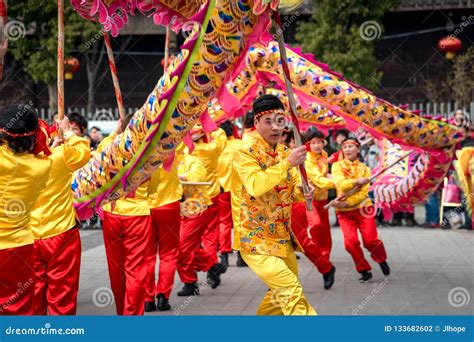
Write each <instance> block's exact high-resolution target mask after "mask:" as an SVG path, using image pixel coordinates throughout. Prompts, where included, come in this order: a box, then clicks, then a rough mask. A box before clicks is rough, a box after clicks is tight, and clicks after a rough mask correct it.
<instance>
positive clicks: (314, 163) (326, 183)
mask: <svg viewBox="0 0 474 342" xmlns="http://www.w3.org/2000/svg"><path fill="white" fill-rule="evenodd" d="M305 166H306V172H307V174H308V180H309V181H310V182H311V183H312V184H313V185H314V186H315V191H314V197H313V198H314V200H316V201H323V200H327V199H328V189H334V188H335V185H334V182H333V181H332V180H331V179H329V178H327V175H328V154H327V153H326V152H325V151H322V153H320V154H316V153H314V152H309V153H308V157H307V159H306V163H305Z"/></svg>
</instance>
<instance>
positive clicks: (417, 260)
mask: <svg viewBox="0 0 474 342" xmlns="http://www.w3.org/2000/svg"><path fill="white" fill-rule="evenodd" d="M421 221H422V220H421ZM379 235H380V237H381V239H382V240H383V241H384V243H385V246H386V249H387V254H388V257H389V259H388V262H389V264H390V266H391V268H392V274H391V275H390V276H389V277H386V278H385V277H384V276H383V275H382V272H381V271H380V269H379V267H378V265H377V264H376V263H375V262H373V261H372V260H370V259H369V255H368V253H366V257H367V258H368V260H369V262H370V263H371V265H372V267H373V275H374V278H373V281H372V282H369V283H365V284H360V283H359V282H358V281H357V279H358V277H359V274H358V273H357V272H356V271H355V269H354V266H353V262H352V259H351V258H350V256H349V254H348V253H347V252H346V251H345V250H344V246H343V242H342V234H341V231H340V230H339V229H338V228H333V229H332V237H333V251H332V255H331V259H332V262H333V263H334V265H335V266H336V268H337V272H336V282H335V285H334V287H333V288H332V289H331V290H329V291H328V290H324V289H323V286H322V277H321V275H320V274H319V273H318V272H317V270H316V269H315V267H314V266H313V265H312V264H311V263H310V262H309V261H308V259H306V257H305V256H304V255H302V256H301V259H300V260H299V276H300V280H301V282H302V284H303V289H304V292H305V294H306V297H307V298H308V300H309V301H310V303H311V304H312V305H313V306H314V307H315V308H316V311H317V312H318V314H320V315H472V314H473V313H474V306H473V302H474V298H471V297H472V296H474V281H473V280H474V272H473V267H474V266H473V261H474V255H473V253H474V249H473V236H474V235H473V232H472V231H466V230H440V229H423V228H419V227H415V228H406V227H393V228H392V227H390V228H383V227H380V228H379ZM81 237H82V242H83V253H82V266H81V279H80V288H79V298H78V314H79V315H114V314H115V306H114V304H113V300H112V296H111V291H110V283H109V279H108V273H107V262H106V258H105V251H104V246H103V240H102V231H82V232H81ZM365 252H366V251H365ZM235 259H236V255H235V254H234V255H233V256H232V257H231V258H230V262H231V267H230V268H229V269H228V271H227V273H226V274H224V275H223V276H222V284H221V286H219V287H218V288H217V289H215V290H212V289H211V288H209V287H208V286H207V285H206V284H205V274H204V273H203V274H200V281H201V295H200V296H195V297H189V298H183V297H177V296H176V292H177V291H178V290H179V289H181V287H182V284H181V282H180V281H179V278H178V277H176V280H175V286H174V289H173V294H172V296H171V298H170V304H171V305H172V309H171V311H167V312H164V313H161V312H160V313H158V312H157V313H153V314H155V315H254V314H255V312H256V309H257V307H258V305H259V303H260V301H261V300H262V298H263V296H264V295H265V292H266V290H267V288H266V286H265V285H264V284H263V283H262V282H261V281H260V280H259V279H258V278H257V277H256V276H255V274H254V273H252V271H250V269H248V268H237V267H235Z"/></svg>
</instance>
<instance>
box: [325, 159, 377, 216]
mask: <svg viewBox="0 0 474 342" xmlns="http://www.w3.org/2000/svg"><path fill="white" fill-rule="evenodd" d="M331 172H332V178H333V181H334V183H335V184H336V189H337V195H338V196H339V195H340V194H342V193H344V192H347V191H349V190H350V189H352V188H353V187H355V186H356V181H357V179H358V178H370V169H369V167H368V166H366V165H364V164H363V163H361V162H360V161H359V160H357V159H356V160H354V161H353V162H351V161H350V160H348V159H343V160H342V161H339V162H336V163H334V164H332V169H331ZM369 187H370V184H366V185H364V186H363V187H362V188H361V189H360V190H359V191H357V192H356V193H355V194H353V195H351V196H349V197H347V198H346V199H345V200H344V202H346V203H347V204H349V207H347V208H337V209H336V211H349V210H354V209H357V208H361V207H367V206H371V205H372V201H371V200H370V199H369Z"/></svg>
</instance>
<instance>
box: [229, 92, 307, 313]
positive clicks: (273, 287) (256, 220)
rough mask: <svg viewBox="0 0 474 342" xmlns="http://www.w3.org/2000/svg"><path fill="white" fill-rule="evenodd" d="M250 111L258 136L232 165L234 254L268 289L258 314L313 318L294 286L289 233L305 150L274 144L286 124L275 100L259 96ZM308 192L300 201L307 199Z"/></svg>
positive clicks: (295, 275) (295, 267)
mask: <svg viewBox="0 0 474 342" xmlns="http://www.w3.org/2000/svg"><path fill="white" fill-rule="evenodd" d="M253 109H254V113H255V119H254V120H255V128H256V131H257V133H258V134H256V135H255V139H254V141H253V142H251V143H249V144H246V145H244V146H243V147H242V148H241V149H240V150H239V151H238V152H237V153H236V155H235V159H234V169H235V171H236V172H237V174H238V175H239V177H240V179H241V181H242V183H241V184H242V188H241V196H242V197H241V210H240V217H241V222H240V226H239V227H238V228H237V229H236V231H235V234H237V238H236V246H234V248H235V249H238V250H240V253H241V255H242V258H243V259H244V261H245V262H246V263H247V264H248V266H249V267H250V268H251V269H252V271H254V272H255V273H256V274H257V276H258V277H259V278H260V279H261V280H262V281H263V282H264V283H265V284H266V285H267V286H268V287H269V291H268V292H267V294H266V296H265V298H264V299H263V301H262V303H261V304H260V306H259V308H258V311H257V314H259V315H316V312H315V310H314V309H313V307H312V306H311V305H310V304H309V302H308V301H307V299H306V298H305V296H304V294H303V288H302V286H301V284H300V282H299V280H298V265H297V262H296V255H295V248H296V249H297V250H300V251H301V249H300V247H299V245H298V242H297V240H296V238H295V237H294V236H293V234H292V232H291V228H290V225H291V204H292V203H293V201H294V199H295V197H296V196H297V195H298V193H299V190H298V179H299V178H298V174H297V170H296V168H295V166H298V165H301V164H303V163H304V162H305V160H306V148H305V147H304V146H301V147H298V148H295V149H293V150H290V149H288V148H287V147H285V146H284V145H281V144H278V141H279V139H280V136H281V134H282V132H283V128H284V125H285V121H286V120H285V111H284V107H283V104H282V103H281V101H280V100H279V99H278V98H277V97H275V96H273V95H263V96H262V97H260V98H258V99H256V100H255V101H254V104H253ZM313 191H314V189H313V190H312V191H311V193H309V194H305V196H307V197H308V198H312V196H313V193H312V192H313Z"/></svg>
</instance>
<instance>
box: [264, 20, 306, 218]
mask: <svg viewBox="0 0 474 342" xmlns="http://www.w3.org/2000/svg"><path fill="white" fill-rule="evenodd" d="M272 14H273V23H274V25H275V27H276V32H280V34H277V35H276V36H277V42H278V48H279V50H280V61H281V65H282V68H283V77H284V79H285V86H286V92H287V95H288V102H289V104H290V114H291V119H292V121H293V127H292V130H293V134H294V136H295V145H296V147H299V146H301V145H302V141H301V134H300V132H299V124H298V118H297V117H296V104H295V94H294V93H293V86H292V84H291V76H290V70H289V68H288V62H287V56H286V47H285V41H284V39H283V29H282V24H281V18H280V14H279V13H278V11H273V12H272ZM298 168H299V173H300V177H301V185H302V186H303V193H305V194H308V193H309V192H310V190H309V185H308V176H307V174H306V169H305V167H304V164H303V165H299V167H298ZM306 209H307V210H308V211H311V210H313V203H312V200H311V199H306Z"/></svg>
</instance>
